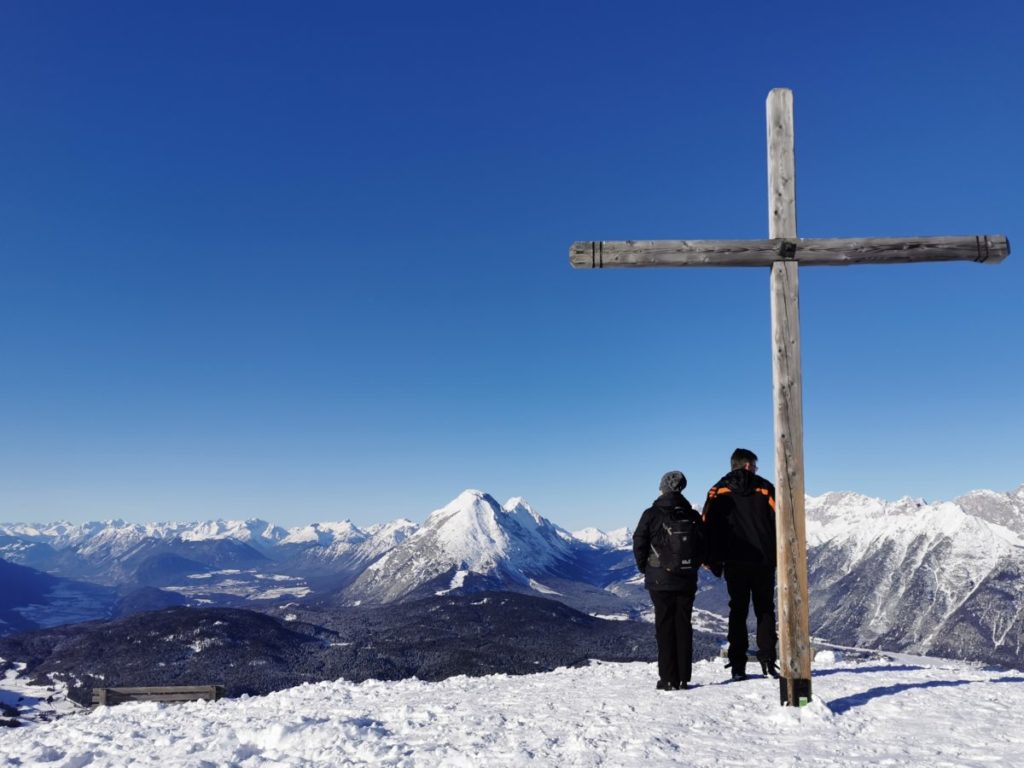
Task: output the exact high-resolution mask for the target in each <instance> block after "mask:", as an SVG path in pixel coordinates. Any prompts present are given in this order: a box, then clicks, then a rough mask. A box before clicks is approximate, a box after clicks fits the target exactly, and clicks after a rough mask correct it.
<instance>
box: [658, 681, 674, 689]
mask: <svg viewBox="0 0 1024 768" xmlns="http://www.w3.org/2000/svg"><path fill="white" fill-rule="evenodd" d="M657 687H658V690H659V691H671V690H673V688H672V683H670V682H669V681H668V680H659V681H658V686H657Z"/></svg>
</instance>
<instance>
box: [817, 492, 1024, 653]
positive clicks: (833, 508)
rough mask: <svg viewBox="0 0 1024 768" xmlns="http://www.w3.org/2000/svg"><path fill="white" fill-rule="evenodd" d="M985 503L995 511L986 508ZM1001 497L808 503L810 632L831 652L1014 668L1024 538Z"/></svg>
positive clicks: (831, 498) (1021, 637) (1020, 636)
mask: <svg viewBox="0 0 1024 768" xmlns="http://www.w3.org/2000/svg"><path fill="white" fill-rule="evenodd" d="M987 501H992V502H994V503H993V504H991V505H988V504H986V502H987ZM1005 501H1006V497H1002V496H996V495H992V496H991V497H986V496H983V495H980V494H972V495H971V496H970V501H969V502H967V506H971V507H972V508H973V509H972V511H971V512H968V511H967V510H966V509H965V504H964V503H962V502H963V500H962V499H961V500H958V501H957V502H943V503H936V504H928V503H925V502H924V501H922V500H915V499H909V498H904V499H900V500H899V501H896V502H894V503H887V502H884V501H882V500H879V499H871V498H868V497H865V496H861V495H858V494H853V493H833V494H826V495H825V496H820V497H815V498H809V499H808V500H807V538H808V565H809V582H810V588H811V626H812V631H814V632H815V633H816V634H819V635H821V636H823V637H827V638H829V639H832V640H834V641H836V642H841V643H845V644H850V645H868V646H874V647H883V648H902V649H907V650H911V651H914V652H920V653H925V652H927V653H942V654H946V655H952V656H960V657H970V658H985V659H990V660H993V661H1002V662H1004V663H1015V662H1016V661H1017V660H1019V659H1020V657H1021V651H1022V648H1024V580H1022V579H1021V578H1020V575H1021V574H1022V573H1024V536H1022V535H1021V534H1020V533H1018V532H1017V531H1015V530H1013V529H1011V528H1009V527H1006V526H1005V525H1002V524H997V523H995V522H991V521H990V520H991V519H998V520H1002V521H1004V522H1007V523H1013V522H1014V518H1013V516H1012V515H1011V514H1007V513H1006V512H1005Z"/></svg>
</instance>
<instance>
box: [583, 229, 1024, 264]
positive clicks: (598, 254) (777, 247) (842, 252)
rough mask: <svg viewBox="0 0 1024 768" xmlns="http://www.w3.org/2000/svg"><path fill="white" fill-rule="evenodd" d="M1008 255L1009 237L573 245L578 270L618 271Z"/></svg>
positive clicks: (994, 259)
mask: <svg viewBox="0 0 1024 768" xmlns="http://www.w3.org/2000/svg"><path fill="white" fill-rule="evenodd" d="M1009 254H1010V243H1009V240H1007V238H1006V236H1005V235H950V236H942V237H860V238H797V237H792V238H777V239H772V240H594V241H589V240H587V241H581V242H577V243H573V244H572V248H570V250H569V263H570V264H572V266H574V267H576V268H577V269H612V268H615V267H770V266H771V265H772V264H774V263H775V262H776V261H790V260H791V261H796V262H797V263H799V264H800V265H802V266H821V267H845V266H850V265H854V264H909V263H912V262H926V261H974V262H978V263H979V264H998V263H999V262H1001V261H1002V260H1003V259H1005V258H1006V257H1007V256H1008V255H1009Z"/></svg>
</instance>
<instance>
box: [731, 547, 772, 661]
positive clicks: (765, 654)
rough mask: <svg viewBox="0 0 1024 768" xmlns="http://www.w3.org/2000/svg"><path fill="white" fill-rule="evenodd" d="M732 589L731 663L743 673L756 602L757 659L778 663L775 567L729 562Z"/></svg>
mask: <svg viewBox="0 0 1024 768" xmlns="http://www.w3.org/2000/svg"><path fill="white" fill-rule="evenodd" d="M725 584H726V587H728V589H729V662H730V663H731V664H732V668H733V670H739V671H743V669H744V666H745V665H746V663H747V648H748V646H749V641H748V639H747V612H748V610H749V607H750V602H751V600H753V603H754V618H755V619H756V620H757V634H756V637H757V658H758V659H760V660H761V661H772V662H773V661H775V660H776V658H777V654H776V651H775V644H776V641H777V636H776V634H775V568H774V567H773V566H770V565H760V564H757V563H740V562H734V561H730V562H727V563H726V564H725Z"/></svg>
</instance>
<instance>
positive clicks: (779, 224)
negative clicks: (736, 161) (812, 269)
mask: <svg viewBox="0 0 1024 768" xmlns="http://www.w3.org/2000/svg"><path fill="white" fill-rule="evenodd" d="M765 107H766V114H767V120H768V218H769V224H768V230H769V235H768V236H769V237H770V238H772V239H777V238H786V239H795V238H796V236H797V235H796V162H795V159H794V151H793V92H792V91H790V90H789V89H787V88H776V89H774V90H772V91H771V92H770V93H769V94H768V100H767V103H766V105H765ZM779 258H780V260H779V261H776V262H775V263H774V264H773V265H772V275H771V307H772V383H773V400H774V404H775V474H776V540H777V558H778V579H779V593H778V594H779V599H778V604H779V605H778V611H779V672H780V680H779V683H780V695H781V700H782V703H783V704H785V705H790V706H800V705H803V704H806V703H807V702H809V701H810V700H811V641H810V630H809V619H808V604H807V541H806V534H805V531H804V528H805V526H804V421H803V383H802V376H801V370H800V288H799V281H798V277H797V263H796V261H794V260H787V259H792V253H789V252H787V248H786V247H785V245H782V244H780V249H779Z"/></svg>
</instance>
